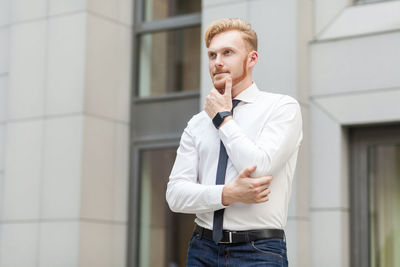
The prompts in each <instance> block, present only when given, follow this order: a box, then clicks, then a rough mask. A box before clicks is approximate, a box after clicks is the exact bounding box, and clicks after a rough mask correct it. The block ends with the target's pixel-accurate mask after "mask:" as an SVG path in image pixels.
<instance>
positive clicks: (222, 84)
mask: <svg viewBox="0 0 400 267" xmlns="http://www.w3.org/2000/svg"><path fill="white" fill-rule="evenodd" d="M213 85H214V88H215V89H217V90H218V91H220V92H221V90H224V89H225V79H223V80H218V81H214V82H213Z"/></svg>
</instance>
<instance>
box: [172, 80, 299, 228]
mask: <svg viewBox="0 0 400 267" xmlns="http://www.w3.org/2000/svg"><path fill="white" fill-rule="evenodd" d="M235 99H239V100H241V102H240V103H239V104H238V106H237V107H236V108H235V109H234V112H233V120H230V121H228V122H226V123H225V124H223V125H222V126H221V127H220V128H219V129H216V128H215V127H214V125H213V123H212V120H211V118H210V117H209V116H208V115H207V113H206V112H205V111H202V112H200V113H198V114H197V115H195V116H193V118H192V119H191V120H190V121H189V122H188V125H187V127H186V128H185V130H184V132H183V134H182V137H181V141H180V145H179V148H178V150H177V156H176V160H175V163H174V167H173V169H172V171H171V175H170V177H169V182H168V187H167V193H166V198H167V202H168V204H169V206H170V208H171V210H172V211H174V212H182V213H196V217H197V218H196V220H195V221H196V223H197V224H198V225H200V226H202V227H205V228H208V229H212V228H213V227H212V225H213V214H214V211H215V210H218V209H221V208H225V212H224V225H223V229H226V230H232V231H240V230H251V229H264V228H274V229H283V228H284V227H285V225H286V221H287V210H288V203H289V197H290V192H291V186H292V180H293V175H294V171H295V167H296V160H297V154H298V150H299V146H300V143H301V140H302V119H301V112H300V106H299V104H298V102H297V101H296V100H295V99H293V98H292V97H290V96H287V95H281V94H274V93H267V92H262V91H260V90H259V89H258V88H257V86H256V84H255V83H253V84H252V85H251V86H250V87H249V88H247V89H246V90H244V91H243V92H241V93H240V94H239V95H238V96H237V97H235ZM220 140H222V142H223V143H224V145H225V148H226V151H227V153H228V156H229V159H228V165H227V169H226V177H225V184H228V183H231V182H232V181H234V180H235V179H236V177H237V175H238V173H239V172H240V171H241V170H243V169H244V168H246V167H250V166H252V165H254V164H255V165H257V169H256V171H255V172H254V173H253V174H252V177H259V176H264V175H273V180H272V183H271V186H270V190H271V193H270V194H269V200H268V201H267V202H263V203H258V204H245V203H241V202H236V203H233V204H231V205H230V206H224V205H223V204H222V188H223V185H215V181H216V173H217V165H218V157H219V147H220Z"/></svg>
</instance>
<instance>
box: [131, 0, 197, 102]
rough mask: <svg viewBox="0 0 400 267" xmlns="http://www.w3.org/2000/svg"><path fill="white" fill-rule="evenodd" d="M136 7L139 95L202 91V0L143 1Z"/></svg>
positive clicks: (137, 83)
mask: <svg viewBox="0 0 400 267" xmlns="http://www.w3.org/2000/svg"><path fill="white" fill-rule="evenodd" d="M136 8H137V12H136V18H137V20H136V23H135V37H136V38H135V42H134V43H135V47H134V50H135V51H134V52H135V55H136V57H135V66H136V68H135V69H136V71H135V75H136V76H135V77H136V78H134V80H135V82H136V83H135V88H136V90H135V92H136V94H135V95H136V96H137V97H138V98H146V97H153V96H165V95H168V94H171V93H180V92H195V91H199V89H200V47H201V27H200V25H201V16H200V11H201V0H169V1H165V0H148V1H145V0H141V1H138V2H137V6H136Z"/></svg>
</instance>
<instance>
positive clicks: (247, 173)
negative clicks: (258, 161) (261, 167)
mask: <svg viewBox="0 0 400 267" xmlns="http://www.w3.org/2000/svg"><path fill="white" fill-rule="evenodd" d="M256 169H257V165H253V166H251V167H247V168H245V169H243V170H242V171H241V172H240V173H239V177H242V178H244V177H246V178H247V177H250V174H252V173H253V172H254V171H255V170H256Z"/></svg>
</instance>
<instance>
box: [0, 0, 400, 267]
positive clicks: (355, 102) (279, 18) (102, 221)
mask: <svg viewBox="0 0 400 267" xmlns="http://www.w3.org/2000/svg"><path fill="white" fill-rule="evenodd" d="M399 14H400V1H396V0H393V1H368V0H359V1H353V0H338V1H324V0H314V1H310V0H297V1H295V0H287V1H278V0H271V1H270V0H202V1H200V0H198V1H195V0H190V1H183V0H168V1H167V0H152V1H150V0H135V1H133V0H107V1H106V0H35V1H32V0H31V1H27V0H0V267H6V266H7V267H11V266H12V267H14V266H18V267H19V266H24V267H25V266H26V267H33V266H35V267H44V266H49V267H50V266H51V267H55V266H65V267H75V266H81V267H86V266H96V267H97V266H99V267H101V266H104V267H114V266H115V267H119V266H121V267H122V266H129V267H131V266H140V267H147V266H151V267H153V266H184V262H185V257H186V247H187V242H188V238H189V236H188V235H190V232H191V231H192V229H193V216H191V215H183V214H173V213H172V212H170V211H169V209H168V208H167V204H166V202H165V188H166V183H167V181H168V174H169V171H170V169H171V167H172V164H173V161H174V157H175V153H176V148H177V146H178V144H179V138H180V135H181V133H182V130H183V129H184V127H185V126H186V122H187V121H188V120H189V119H190V118H191V117H192V116H193V115H194V114H195V113H197V112H199V111H200V110H201V109H202V107H203V105H204V99H205V96H206V95H207V94H208V91H209V89H210V88H211V82H210V78H209V75H208V69H207V53H206V48H205V46H204V42H203V37H202V34H203V32H204V30H205V27H206V26H207V25H208V24H209V23H210V22H212V21H213V20H215V19H218V18H222V17H240V18H243V19H245V20H246V21H248V22H250V23H251V24H252V26H253V28H254V29H255V30H256V32H257V34H258V37H259V56H260V57H259V62H258V64H257V66H256V67H255V70H254V80H255V82H256V83H257V85H258V87H259V88H260V89H261V90H264V91H269V92H275V93H282V94H287V95H290V96H292V97H294V98H296V99H297V100H298V101H299V103H300V106H301V109H302V115H303V133H304V139H303V144H302V147H301V150H300V153H299V156H298V163H297V170H296V175H295V179H294V184H293V192H292V198H291V202H290V207H289V215H288V223H287V227H286V229H285V231H286V234H287V239H288V253H289V262H290V266H299V267H308V266H313V267H320V266H324V267H330V266H332V267H339V266H340V267H342V266H343V267H349V266H351V267H364V266H367V267H375V266H381V267H385V266H391V267H393V266H400V256H399V254H398V253H397V254H396V253H395V252H396V251H399V250H400V211H399V210H400V209H398V207H399V205H400V126H399V125H400V106H399V104H398V103H399V101H400V49H399V47H400V16H399Z"/></svg>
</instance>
